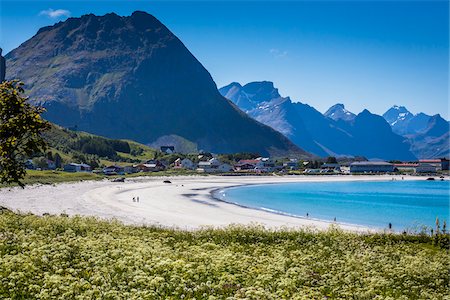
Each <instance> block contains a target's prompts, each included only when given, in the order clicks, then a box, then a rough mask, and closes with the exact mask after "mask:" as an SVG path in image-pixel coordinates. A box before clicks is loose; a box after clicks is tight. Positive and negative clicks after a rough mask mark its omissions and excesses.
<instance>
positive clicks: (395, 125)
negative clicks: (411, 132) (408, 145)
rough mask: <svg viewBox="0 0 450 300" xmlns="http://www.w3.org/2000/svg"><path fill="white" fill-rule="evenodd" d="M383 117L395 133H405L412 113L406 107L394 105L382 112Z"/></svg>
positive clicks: (412, 116)
mask: <svg viewBox="0 0 450 300" xmlns="http://www.w3.org/2000/svg"><path fill="white" fill-rule="evenodd" d="M383 118H384V119H385V120H386V121H387V122H388V123H389V125H391V127H392V130H393V131H394V132H395V133H397V134H400V135H403V134H405V133H407V127H408V123H409V122H410V120H411V119H412V118H414V115H413V114H412V113H411V112H409V111H408V110H407V109H406V107H404V106H398V105H394V106H393V107H391V108H390V109H389V110H388V111H386V112H385V113H384V114H383Z"/></svg>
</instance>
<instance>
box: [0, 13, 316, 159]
mask: <svg viewBox="0 0 450 300" xmlns="http://www.w3.org/2000/svg"><path fill="white" fill-rule="evenodd" d="M6 64H7V74H6V77H7V79H15V78H18V79H20V80H23V81H24V82H25V89H26V90H27V93H28V94H29V96H30V101H32V102H33V103H35V104H40V105H42V106H44V107H45V108H46V109H47V112H46V113H45V115H44V117H45V118H47V119H48V120H50V121H52V122H54V123H56V124H59V125H62V126H65V127H74V126H76V127H77V128H78V129H79V130H83V131H87V132H91V133H94V134H98V135H102V136H105V137H110V138H126V139H132V140H135V141H138V142H140V143H144V144H150V143H152V142H155V141H161V140H164V138H165V137H167V138H169V139H170V138H171V137H174V136H176V137H181V140H183V141H189V142H190V143H192V145H193V146H192V147H196V148H198V149H202V150H205V151H211V152H215V153H229V152H259V153H260V154H261V155H269V154H271V155H275V156H277V155H278V156H280V155H295V156H298V157H304V158H309V157H311V155H310V154H309V153H307V152H305V151H304V150H302V149H300V148H299V147H298V146H296V145H294V144H293V143H291V142H290V141H289V140H288V139H287V138H286V137H284V136H283V135H282V134H280V133H279V132H277V131H275V130H273V129H272V128H270V127H268V126H266V125H263V124H261V123H259V122H257V121H255V120H253V119H251V118H249V117H248V116H247V115H246V114H244V113H243V112H242V111H241V110H239V109H238V108H237V107H236V106H235V105H233V104H232V103H231V102H229V101H228V100H227V99H225V98H224V97H222V96H221V95H220V93H219V92H218V90H217V87H216V85H215V83H214V81H213V79H212V78H211V75H210V74H209V73H208V71H207V70H206V69H205V68H204V67H203V66H202V65H201V63H200V62H199V61H198V60H197V59H196V58H195V57H194V56H193V55H192V54H191V53H190V52H189V50H188V49H186V47H185V46H184V45H183V43H182V42H181V41H180V40H179V39H178V38H177V37H176V36H175V35H174V34H173V33H172V32H171V31H170V30H169V29H168V28H167V27H166V26H164V25H163V24H162V23H161V22H159V21H158V20H157V19H156V18H155V17H153V16H151V15H149V14H147V13H145V12H139V11H138V12H134V13H133V14H132V15H131V16H128V17H121V16H118V15H116V14H113V13H111V14H107V15H104V16H95V15H93V14H89V15H84V16H82V17H80V18H69V19H67V20H66V21H64V22H59V23H57V24H55V25H53V26H48V27H44V28H41V29H40V30H39V31H38V33H37V34H36V35H35V36H33V37H32V38H31V39H29V40H28V41H26V42H25V43H23V44H22V45H20V46H19V47H18V48H17V49H15V50H13V51H11V52H10V53H8V54H7V55H6ZM178 140H180V139H178ZM184 144H187V142H184Z"/></svg>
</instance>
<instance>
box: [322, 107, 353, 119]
mask: <svg viewBox="0 0 450 300" xmlns="http://www.w3.org/2000/svg"><path fill="white" fill-rule="evenodd" d="M324 115H325V116H326V117H328V118H330V119H333V120H335V121H338V120H344V121H352V120H354V119H355V116H356V115H355V114H354V113H352V112H350V111H348V110H347V109H345V106H344V104H342V103H337V104H335V105H333V106H332V107H330V108H329V109H328V110H327V111H326V112H325V113H324Z"/></svg>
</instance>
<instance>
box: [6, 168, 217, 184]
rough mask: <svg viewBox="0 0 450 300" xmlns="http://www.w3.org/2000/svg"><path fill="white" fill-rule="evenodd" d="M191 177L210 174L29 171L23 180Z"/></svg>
mask: <svg viewBox="0 0 450 300" xmlns="http://www.w3.org/2000/svg"><path fill="white" fill-rule="evenodd" d="M189 175H200V176H201V175H203V176H207V175H208V174H202V173H197V172H196V171H190V170H182V169H177V170H175V169H169V170H166V171H160V172H146V173H134V174H126V175H114V176H105V175H103V174H95V173H86V172H75V173H71V172H64V171H50V170H45V171H36V170H27V175H26V176H25V179H24V180H23V183H24V184H25V185H33V184H56V183H63V182H77V181H86V180H102V179H105V178H108V179H113V178H117V177H125V178H136V177H143V176H150V177H152V176H189ZM9 186H17V185H5V184H0V188H4V187H9Z"/></svg>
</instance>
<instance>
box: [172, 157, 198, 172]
mask: <svg viewBox="0 0 450 300" xmlns="http://www.w3.org/2000/svg"><path fill="white" fill-rule="evenodd" d="M174 168H175V169H186V170H194V169H195V163H194V162H193V161H192V160H190V159H189V158H184V159H181V158H177V160H175V162H174Z"/></svg>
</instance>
